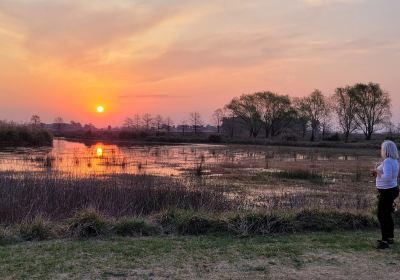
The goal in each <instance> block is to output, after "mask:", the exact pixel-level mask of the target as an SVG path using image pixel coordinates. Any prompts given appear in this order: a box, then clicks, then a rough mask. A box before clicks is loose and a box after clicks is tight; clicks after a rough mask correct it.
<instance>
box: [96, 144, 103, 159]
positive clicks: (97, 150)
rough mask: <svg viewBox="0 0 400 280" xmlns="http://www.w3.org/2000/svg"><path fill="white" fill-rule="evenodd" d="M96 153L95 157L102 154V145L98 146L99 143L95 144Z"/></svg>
mask: <svg viewBox="0 0 400 280" xmlns="http://www.w3.org/2000/svg"><path fill="white" fill-rule="evenodd" d="M96 155H97V157H102V156H103V147H102V146H99V145H97V146H96Z"/></svg>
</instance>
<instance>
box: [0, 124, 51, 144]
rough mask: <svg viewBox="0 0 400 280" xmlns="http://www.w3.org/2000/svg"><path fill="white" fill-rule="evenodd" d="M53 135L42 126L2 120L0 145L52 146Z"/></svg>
mask: <svg viewBox="0 0 400 280" xmlns="http://www.w3.org/2000/svg"><path fill="white" fill-rule="evenodd" d="M52 144H53V136H52V135H51V134H50V132H48V131H47V130H45V129H42V128H40V127H35V126H30V125H21V124H16V123H10V122H4V121H0V146H10V147H17V146H51V145H52Z"/></svg>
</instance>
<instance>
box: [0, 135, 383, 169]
mask: <svg viewBox="0 0 400 280" xmlns="http://www.w3.org/2000/svg"><path fill="white" fill-rule="evenodd" d="M360 159H361V161H362V162H364V163H368V164H372V162H373V161H374V160H376V154H375V152H372V153H369V154H357V152H354V151H352V150H348V151H344V152H343V151H340V152H337V151H334V150H329V149H328V150H318V149H303V148H288V147H264V146H241V145H209V144H182V145H153V144H152V145H149V144H132V145H128V146H118V145H112V144H103V143H101V142H98V143H91V144H84V143H80V142H72V141H67V140H63V139H55V140H54V142H53V147H52V148H17V149H1V150H0V171H21V172H24V171H57V172H68V173H74V174H76V175H80V176H85V175H90V174H120V173H127V174H152V175H162V176H179V175H182V174H184V173H187V172H191V171H193V170H195V169H196V167H198V166H199V165H202V166H203V168H204V171H205V172H206V173H207V172H211V170H215V169H216V168H215V167H219V166H229V165H235V166H236V167H241V168H265V169H267V168H271V167H279V166H281V167H282V166H283V167H284V166H287V167H291V168H293V167H296V166H301V165H302V164H303V165H304V164H305V163H306V164H313V165H314V166H324V165H327V164H336V165H339V166H340V165H341V166H343V168H345V169H347V168H348V167H347V166H354V164H355V162H360Z"/></svg>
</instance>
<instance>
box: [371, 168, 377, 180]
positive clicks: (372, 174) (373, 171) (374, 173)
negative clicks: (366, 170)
mask: <svg viewBox="0 0 400 280" xmlns="http://www.w3.org/2000/svg"><path fill="white" fill-rule="evenodd" d="M371 176H372V177H375V178H376V177H378V170H376V169H373V170H371Z"/></svg>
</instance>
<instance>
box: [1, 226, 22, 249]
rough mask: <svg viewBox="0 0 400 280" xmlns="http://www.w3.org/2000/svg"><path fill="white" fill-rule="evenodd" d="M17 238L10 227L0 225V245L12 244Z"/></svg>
mask: <svg viewBox="0 0 400 280" xmlns="http://www.w3.org/2000/svg"><path fill="white" fill-rule="evenodd" d="M17 240H18V237H17V236H16V235H15V234H14V233H13V232H12V231H11V230H10V228H6V227H2V226H0V245H6V244H12V243H15V242H16V241H17Z"/></svg>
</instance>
